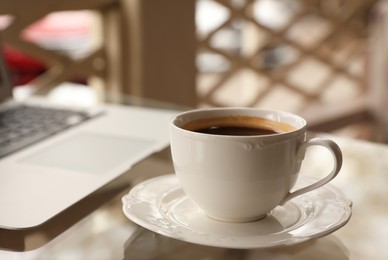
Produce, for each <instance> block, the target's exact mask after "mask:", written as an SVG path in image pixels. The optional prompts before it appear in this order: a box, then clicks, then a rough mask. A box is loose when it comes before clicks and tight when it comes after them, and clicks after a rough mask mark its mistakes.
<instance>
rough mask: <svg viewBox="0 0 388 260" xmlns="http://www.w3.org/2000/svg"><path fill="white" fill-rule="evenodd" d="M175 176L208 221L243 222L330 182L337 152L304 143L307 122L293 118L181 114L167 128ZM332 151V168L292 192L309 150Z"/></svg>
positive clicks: (246, 112) (235, 111) (242, 112)
mask: <svg viewBox="0 0 388 260" xmlns="http://www.w3.org/2000/svg"><path fill="white" fill-rule="evenodd" d="M170 134H171V137H170V138H171V151H172V158H173V163H174V168H175V172H176V175H177V177H178V179H179V181H180V183H181V184H182V188H183V190H184V191H185V193H186V195H187V196H188V197H189V198H190V199H192V200H193V201H194V202H195V203H196V204H197V205H198V206H199V207H200V208H201V209H202V210H203V211H204V212H205V213H206V214H207V215H208V216H209V217H211V218H214V219H217V220H222V221H228V222H247V221H254V220H258V219H261V218H263V217H265V216H266V215H267V214H268V213H269V212H270V211H271V210H272V209H273V208H275V207H276V206H278V205H282V204H284V203H285V202H287V201H288V200H290V199H292V198H294V197H296V196H298V195H301V194H303V193H305V192H308V191H311V190H314V189H316V188H318V187H320V186H322V185H324V184H326V183H328V182H329V181H331V180H332V179H333V178H334V177H335V176H336V175H337V174H338V172H339V170H340V168H341V165H342V154H341V150H340V148H339V147H338V145H337V144H336V143H334V142H333V141H331V140H328V139H322V138H316V139H310V140H306V121H305V120H304V119H303V118H301V117H299V116H297V115H294V114H290V113H286V112H281V111H271V110H261V109H254V108H214V109H204V110H193V111H188V112H184V113H181V114H179V115H177V116H176V117H175V118H173V119H172V121H171V124H170ZM312 145H321V146H324V147H326V148H327V149H328V150H330V151H331V153H332V155H333V157H334V167H333V170H332V172H331V173H329V174H328V175H327V176H326V177H324V178H323V179H321V180H319V181H317V182H316V183H313V184H311V185H309V186H307V187H304V188H301V189H299V190H296V191H293V192H290V190H291V189H292V188H293V186H294V184H295V182H296V180H297V178H298V174H299V169H300V166H301V162H302V160H303V158H304V155H305V152H306V149H307V147H309V146H312Z"/></svg>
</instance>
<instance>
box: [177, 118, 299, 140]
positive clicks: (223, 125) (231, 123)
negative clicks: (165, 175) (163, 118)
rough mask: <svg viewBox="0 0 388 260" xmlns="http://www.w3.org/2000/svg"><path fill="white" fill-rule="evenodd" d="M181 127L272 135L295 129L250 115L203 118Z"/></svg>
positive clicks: (226, 132)
mask: <svg viewBox="0 0 388 260" xmlns="http://www.w3.org/2000/svg"><path fill="white" fill-rule="evenodd" d="M181 127H182V128H183V129H186V130H189V131H194V132H198V133H205V134H214V135H234V136H250V135H272V134H279V133H286V132H290V131H293V130H295V128H294V127H293V126H291V125H289V124H286V123H283V122H276V121H272V120H269V119H265V118H261V117H251V116H226V117H214V118H203V119H198V120H194V121H191V122H188V123H186V124H184V125H183V126H181Z"/></svg>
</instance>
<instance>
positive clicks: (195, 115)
mask: <svg viewBox="0 0 388 260" xmlns="http://www.w3.org/2000/svg"><path fill="white" fill-rule="evenodd" d="M230 111H234V112H233V113H232V114H230V113H229V114H228V115H236V116H238V115H240V116H244V115H250V116H257V117H262V118H265V119H269V120H273V121H276V122H284V123H288V124H291V125H292V126H293V127H295V129H294V130H292V131H289V132H284V133H276V134H267V135H250V136H246V135H245V136H244V135H240V136H239V135H216V134H208V133H206V134H204V133H198V132H194V131H190V130H186V129H183V128H182V127H181V126H182V125H183V124H185V123H187V122H190V121H194V120H197V119H202V118H210V117H217V115H218V116H222V115H221V113H223V112H230ZM257 112H259V113H262V114H261V115H257V114H256V115H254V114H253V113H257ZM208 113H210V114H212V115H213V116H212V115H208V116H203V115H204V114H208ZM240 113H241V114H240ZM264 114H265V115H266V117H265V116H264ZM214 115H215V116H214ZM270 115H271V116H275V117H276V118H273V117H271V116H270ZM190 116H191V118H190V119H188V120H187V119H186V118H187V117H190ZM285 118H288V119H289V120H291V118H292V119H293V120H294V122H295V124H298V125H295V124H292V123H290V122H289V121H287V122H285V121H281V120H280V119H282V120H283V119H285ZM170 126H171V127H173V128H175V129H177V130H179V131H182V132H183V133H186V134H190V135H193V136H201V137H215V136H216V137H217V138H225V139H228V138H233V139H236V138H237V139H238V138H270V137H274V138H279V137H280V136H287V137H289V136H290V135H297V134H298V133H300V132H302V133H303V132H305V130H306V126H307V122H306V120H305V119H304V118H303V117H301V116H299V115H297V114H294V113H291V112H287V111H282V110H275V109H263V108H251V107H222V108H200V109H193V110H188V111H184V112H182V113H179V114H177V115H175V116H174V117H173V118H172V119H171V121H170Z"/></svg>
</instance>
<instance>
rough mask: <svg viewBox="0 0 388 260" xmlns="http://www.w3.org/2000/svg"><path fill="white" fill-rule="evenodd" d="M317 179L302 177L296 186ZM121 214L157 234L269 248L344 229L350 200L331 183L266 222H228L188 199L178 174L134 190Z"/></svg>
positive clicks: (214, 243)
mask: <svg viewBox="0 0 388 260" xmlns="http://www.w3.org/2000/svg"><path fill="white" fill-rule="evenodd" d="M314 181H316V180H314V179H312V178H306V177H303V176H301V177H299V181H298V183H297V185H296V187H301V186H305V185H307V184H309V183H312V182H314ZM122 201H123V212H124V214H125V215H126V216H127V217H128V218H129V219H130V220H132V221H133V222H135V223H137V224H139V225H140V226H143V227H144V228H147V229H149V230H151V231H153V232H156V233H159V234H162V235H165V236H168V237H171V238H175V239H179V240H183V241H187V242H192V243H196V244H201V245H208V246H217V247H227V248H240V249H248V248H267V247H275V246H282V245H291V244H295V243H300V242H303V241H306V240H309V239H312V238H317V237H321V236H324V235H327V234H329V233H331V232H334V231H335V230H337V229H339V228H341V227H342V226H343V225H345V224H346V223H347V222H348V220H349V218H350V216H351V213H352V210H351V205H352V203H351V201H350V200H348V199H346V198H345V197H344V196H343V195H342V194H341V192H340V191H339V190H337V189H336V188H335V187H334V186H332V185H330V184H326V185H325V186H323V187H321V188H319V189H317V190H314V191H311V192H309V193H306V194H304V195H301V196H299V197H296V198H294V199H292V200H291V201H289V202H287V203H286V204H285V205H284V206H278V207H276V208H275V209H274V210H273V211H272V212H271V214H270V215H269V216H268V217H266V218H265V219H263V220H260V221H256V222H249V223H227V222H220V221H216V220H213V219H211V218H209V217H207V216H206V215H205V214H204V213H203V212H202V211H201V210H200V209H199V208H198V206H196V205H195V204H194V203H193V202H192V201H191V200H190V199H189V198H187V197H186V196H185V194H184V193H183V190H182V189H181V187H180V184H179V182H178V180H177V179H176V177H175V175H166V176H161V177H156V178H153V179H150V180H147V181H145V182H142V183H140V184H138V185H136V186H135V187H134V188H133V189H131V191H130V192H129V193H128V194H127V195H125V196H124V197H123V198H122Z"/></svg>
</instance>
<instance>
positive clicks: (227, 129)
mask: <svg viewBox="0 0 388 260" xmlns="http://www.w3.org/2000/svg"><path fill="white" fill-rule="evenodd" d="M194 132H197V133H204V134H213V135H271V134H278V133H279V132H276V131H273V130H271V129H264V128H253V127H235V126H212V127H206V128H201V129H197V130H195V131H194Z"/></svg>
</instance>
